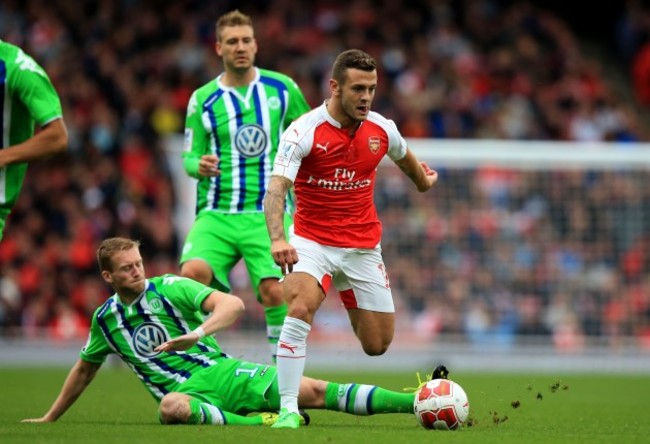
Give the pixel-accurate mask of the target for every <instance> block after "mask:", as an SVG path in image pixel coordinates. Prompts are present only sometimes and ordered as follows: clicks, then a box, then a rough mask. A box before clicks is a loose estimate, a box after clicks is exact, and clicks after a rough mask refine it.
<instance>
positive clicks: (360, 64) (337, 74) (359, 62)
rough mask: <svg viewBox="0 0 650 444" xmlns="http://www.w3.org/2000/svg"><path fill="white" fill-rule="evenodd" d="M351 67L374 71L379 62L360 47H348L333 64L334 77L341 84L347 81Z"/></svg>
mask: <svg viewBox="0 0 650 444" xmlns="http://www.w3.org/2000/svg"><path fill="white" fill-rule="evenodd" d="M351 68H352V69H359V70H361V71H367V72H372V71H374V70H376V69H377V62H376V61H375V59H373V58H372V57H370V54H368V53H366V52H364V51H361V50H360V49H348V50H347V51H343V52H342V53H341V54H339V55H338V57H336V60H335V61H334V66H332V78H333V79H334V80H336V81H337V82H338V83H340V84H343V83H345V73H346V71H347V70H348V69H351Z"/></svg>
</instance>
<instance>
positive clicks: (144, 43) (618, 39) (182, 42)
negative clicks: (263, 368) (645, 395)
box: [0, 0, 650, 371]
mask: <svg viewBox="0 0 650 444" xmlns="http://www.w3.org/2000/svg"><path fill="white" fill-rule="evenodd" d="M606 3H607V4H606V5H604V6H603V5H599V7H598V8H597V10H589V20H585V19H584V18H583V15H584V14H585V7H584V6H580V2H579V3H574V2H563V3H562V2H525V1H508V2H506V1H502V2H499V1H490V0H467V1H451V0H429V1H409V2H401V3H400V4H397V3H394V4H393V2H373V1H368V0H365V1H364V0H353V1H346V2H342V1H327V2H298V1H275V2H254V1H239V2H228V1H220V2H199V1H179V2H163V1H127V2H110V1H84V2H66V1H58V0H53V1H48V2H44V1H26V2H18V1H4V2H3V3H2V5H0V38H2V39H4V40H7V41H10V42H13V43H16V44H19V45H21V46H22V47H24V48H25V49H26V50H27V51H28V52H30V53H31V54H32V55H33V56H34V57H35V58H36V59H37V60H38V61H39V62H41V63H42V65H43V66H44V67H45V69H46V70H47V71H48V73H49V74H50V76H51V78H52V80H53V82H54V84H55V86H56V87H57V89H58V91H59V93H60V95H61V98H62V101H63V105H64V113H65V118H66V123H67V125H68V129H69V132H70V150H69V152H68V153H67V154H66V155H64V156H59V157H56V158H52V159H49V160H47V161H43V162H40V163H37V164H34V165H32V166H31V167H30V170H29V173H28V177H27V182H26V185H25V188H24V190H23V193H22V195H21V197H20V201H19V203H18V205H17V208H16V209H15V211H14V213H13V215H12V216H11V219H10V221H9V224H8V227H7V230H6V232H5V236H4V239H3V241H2V242H1V243H0V329H1V330H0V350H2V353H1V355H2V362H3V363H10V362H16V363H18V362H21V363H22V362H33V363H36V362H34V361H33V359H34V353H33V352H34V351H36V350H40V351H42V353H41V354H39V358H38V359H40V360H46V361H48V362H63V361H65V362H66V363H68V362H72V360H74V354H75V353H76V351H77V350H78V346H79V343H80V341H82V340H83V338H85V336H86V331H87V330H86V329H87V325H88V318H89V316H90V314H91V313H92V311H93V310H94V309H95V308H96V307H97V306H98V305H99V304H100V303H101V302H102V301H103V300H104V299H105V298H106V297H107V296H108V295H109V290H108V289H107V288H106V286H105V285H104V284H103V282H102V281H101V279H100V277H99V276H98V273H97V270H96V266H95V258H94V252H95V248H96V246H97V244H98V242H99V241H100V240H101V239H102V238H105V237H107V236H112V235H126V236H131V237H135V238H138V239H141V240H142V243H143V247H142V253H143V256H144V257H145V261H146V263H147V271H148V274H150V275H152V274H159V273H164V272H169V271H176V270H177V269H178V267H177V257H178V253H179V246H180V243H181V242H182V239H183V236H184V232H185V230H186V228H187V223H188V216H191V211H192V205H191V199H192V196H191V191H188V183H187V181H184V179H183V176H182V174H178V173H179V171H180V170H179V163H180V162H179V159H180V156H179V153H178V152H177V150H178V137H179V134H180V133H181V132H182V128H183V121H184V113H185V106H186V103H187V100H188V98H189V95H190V94H191V92H192V90H193V89H194V88H195V87H196V86H198V85H200V84H202V83H204V82H206V81H208V80H209V79H211V78H213V77H214V76H215V75H216V74H217V73H218V72H220V65H219V60H218V58H217V57H216V55H215V54H214V52H213V42H214V21H215V20H216V18H217V17H218V16H219V15H220V14H221V13H223V12H226V11H228V10H230V9H233V8H239V9H240V10H242V11H243V12H246V13H248V14H250V15H252V16H253V19H254V21H255V28H256V35H257V39H258V43H259V46H260V51H259V54H258V57H257V64H258V66H261V67H265V68H269V69H276V70H279V71H282V72H285V73H287V74H289V75H291V76H292V77H293V78H294V79H295V80H296V81H297V82H298V83H299V85H300V86H301V88H302V89H303V91H304V93H305V95H306V97H307V99H308V101H309V102H310V104H312V105H317V104H319V103H320V102H321V100H322V99H323V97H325V96H326V93H327V92H326V80H327V78H328V72H327V69H328V67H329V66H330V65H331V61H332V59H333V57H334V56H335V55H336V54H337V53H338V52H339V51H340V50H342V49H346V48H349V47H359V48H362V49H365V50H366V51H368V52H370V53H371V54H372V55H373V56H375V57H376V58H377V59H378V60H379V62H380V65H381V66H380V70H379V71H380V83H379V90H378V93H377V97H376V99H375V105H374V109H375V110H377V111H379V112H381V113H383V114H384V115H386V116H388V117H390V118H392V119H394V120H395V121H396V122H397V124H398V125H399V127H400V128H401V130H402V133H403V134H404V135H405V136H406V137H408V138H409V140H410V141H413V143H414V145H418V146H420V145H422V147H421V148H419V149H420V151H419V153H421V155H422V156H424V157H425V158H429V159H430V160H431V164H432V166H433V167H434V168H439V169H440V173H441V182H440V184H439V186H438V187H437V189H436V190H435V191H434V192H432V193H429V194H425V195H418V194H417V193H414V192H412V191H411V189H410V187H409V184H408V182H406V181H405V180H404V178H402V177H401V176H400V175H399V174H397V173H396V172H395V171H394V169H392V168H390V167H389V166H386V167H382V168H381V169H380V173H379V179H378V186H377V203H378V206H379V209H380V211H381V217H382V220H383V223H384V240H383V246H384V250H385V258H386V263H387V266H388V270H389V275H390V277H391V282H392V286H393V288H394V293H395V298H396V304H397V307H398V313H399V318H398V327H397V328H398V332H397V337H396V346H395V347H393V349H392V350H391V351H390V352H389V353H388V354H387V355H386V356H385V357H382V358H379V359H377V360H374V359H373V360H368V359H367V358H366V359H365V360H364V359H363V357H355V355H358V354H359V353H358V351H359V349H358V346H357V345H356V344H355V341H354V338H352V337H351V334H350V332H349V330H350V329H349V326H348V321H347V318H346V315H345V312H344V310H343V309H342V308H341V307H340V304H338V301H337V298H336V297H335V295H332V296H334V297H329V298H328V299H327V303H326V304H325V305H324V307H323V309H322V310H321V311H320V312H319V314H318V316H317V320H316V327H315V330H314V333H313V334H312V336H311V338H310V341H312V342H313V344H314V346H315V347H320V348H321V349H322V350H323V352H324V353H323V354H321V355H320V356H323V358H321V359H320V360H318V358H316V356H317V355H319V354H318V353H314V354H313V355H314V356H315V358H314V359H313V360H312V363H310V365H327V364H330V365H335V366H342V365H349V364H354V365H357V364H358V365H362V364H363V363H367V362H369V361H372V363H371V364H369V365H375V366H384V367H385V366H396V365H397V366H399V365H400V364H401V365H403V363H404V360H405V359H410V360H411V362H414V361H413V360H414V359H415V360H416V361H417V360H421V361H422V363H425V361H427V360H428V361H432V360H445V361H446V362H452V363H453V364H455V365H456V366H460V367H463V368H467V369H471V368H476V367H478V368H482V369H485V368H489V367H490V366H495V367H498V366H502V367H512V366H514V367H515V368H533V369H548V368H551V369H553V368H568V369H580V370H585V369H590V368H592V369H593V368H600V369H603V368H605V369H607V368H610V367H611V368H612V369H616V370H626V371H627V370H633V371H647V370H648V369H649V368H650V363H649V361H650V353H649V352H648V350H650V278H649V277H648V273H647V271H648V264H649V263H650V237H648V235H647V233H648V232H649V231H648V228H649V227H648V225H649V224H650V206H649V205H648V200H649V199H650V194H649V192H648V191H647V187H645V186H644V184H646V183H648V181H647V179H648V177H647V176H648V163H649V162H650V161H649V160H648V156H650V151H648V150H649V148H648V145H647V142H648V140H649V138H650V136H649V133H648V131H647V123H648V111H647V106H648V104H650V92H649V89H650V63H649V62H650V46H647V44H646V42H647V40H648V39H647V37H648V35H649V34H648V32H650V8H649V7H648V6H647V5H646V4H644V2H640V1H628V2H606ZM271 5H272V7H271ZM538 5H543V6H538ZM548 8H552V9H548ZM443 139H444V141H445V142H453V143H451V144H443V143H442V142H443ZM486 140H488V141H499V140H501V141H506V140H509V141H515V142H517V143H514V144H511V143H505V142H504V143H503V144H499V143H496V142H495V143H494V144H493V145H492V148H491V149H490V151H489V152H491V153H492V154H493V155H494V156H495V157H494V158H486V157H480V158H477V156H476V154H477V153H476V152H472V151H471V147H472V146H474V144H475V143H477V142H476V141H486ZM539 140H541V141H547V142H554V141H557V142H579V143H581V144H585V143H587V144H589V147H591V148H590V149H591V150H592V151H589V150H587V151H585V150H581V148H579V147H576V146H570V145H558V146H560V147H561V150H568V151H572V152H574V154H575V156H574V157H577V158H580V156H581V155H582V156H584V158H585V161H584V162H582V163H580V165H578V166H573V167H571V168H567V165H563V164H562V157H561V155H559V154H557V152H556V153H555V154H553V155H555V156H559V157H556V158H555V162H550V163H549V162H544V159H545V156H544V155H539V154H533V158H536V159H537V160H535V161H534V162H533V163H532V164H531V163H530V160H529V161H522V162H520V163H517V162H510V161H507V159H512V158H517V156H518V155H520V154H521V152H522V151H529V152H530V151H531V150H541V151H539V152H546V151H543V150H542V147H539V146H538V145H536V144H535V143H532V142H530V141H539ZM601 142H603V143H607V144H608V145H607V146H606V147H605V148H602V147H600V148H596V145H595V144H596V143H601ZM427 147H430V151H429V152H428V151H427V149H428V148H427ZM468 147H470V151H469V152H468V153H469V154H468V157H469V159H470V160H467V158H465V160H463V161H460V160H458V159H456V160H454V158H453V155H454V153H457V154H458V156H462V154H463V153H465V151H464V150H466V149H468ZM617 150H618V152H620V153H621V154H620V156H617V154H616V152H617ZM596 152H598V153H601V152H608V153H613V157H612V158H614V159H616V158H619V157H620V158H622V159H633V160H631V161H629V162H628V163H626V164H625V166H620V165H618V164H617V163H614V164H612V165H609V166H603V165H604V164H605V165H606V164H607V162H602V163H600V164H598V166H597V167H595V166H594V165H593V164H592V163H590V162H589V161H588V160H590V159H593V158H594V157H597V156H596V154H594V153H596ZM450 153H451V154H450ZM549 155H550V154H549ZM441 156H443V157H444V158H445V159H447V160H446V161H445V162H442V159H443V157H441ZM472 156H474V157H472ZM497 158H498V159H501V160H500V161H497V160H496V159H497ZM504 158H505V159H506V160H505V161H504V160H503V159H504ZM450 159H451V160H450ZM436 161H439V162H440V163H436ZM630 164H633V165H634V166H633V167H632V168H631V167H630V166H629V165H630ZM181 173H182V172H181ZM190 220H191V219H190ZM232 278H233V284H234V292H235V293H237V294H239V295H241V296H242V297H244V298H245V300H246V302H247V307H248V310H247V314H246V316H244V318H243V319H242V321H241V322H240V323H239V324H238V325H237V327H236V328H235V329H234V330H233V331H232V332H229V334H228V335H225V338H224V342H225V343H226V345H228V344H229V343H231V344H232V348H228V349H229V350H230V352H232V353H234V354H241V355H242V356H247V357H252V358H255V359H257V360H266V359H268V356H267V354H268V353H267V352H266V350H265V346H264V341H263V339H262V335H263V329H262V326H263V315H262V311H261V309H260V307H259V306H258V305H257V304H256V303H255V302H254V300H253V297H252V292H251V290H250V288H249V286H248V283H247V277H246V274H245V270H244V269H243V268H241V267H240V268H238V269H236V270H235V273H234V274H233V276H232ZM26 345H27V347H26ZM47 350H50V353H49V354H48V353H46V351H47ZM239 350H242V351H241V353H240V352H239ZM332 357H334V358H335V359H332ZM336 358H338V359H336ZM613 358H615V359H613ZM311 359H312V358H310V360H311ZM414 364H417V363H416V362H414ZM612 366H613V367H612ZM614 367H615V368H614Z"/></svg>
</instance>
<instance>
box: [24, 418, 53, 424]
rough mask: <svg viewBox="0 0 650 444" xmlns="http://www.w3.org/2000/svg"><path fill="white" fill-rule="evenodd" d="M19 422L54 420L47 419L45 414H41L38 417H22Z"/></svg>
mask: <svg viewBox="0 0 650 444" xmlns="http://www.w3.org/2000/svg"><path fill="white" fill-rule="evenodd" d="M20 422H32V423H36V422H54V420H53V419H48V418H47V417H46V416H41V417H40V418H27V419H23V420H21V421H20Z"/></svg>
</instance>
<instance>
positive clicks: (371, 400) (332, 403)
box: [325, 382, 415, 415]
mask: <svg viewBox="0 0 650 444" xmlns="http://www.w3.org/2000/svg"><path fill="white" fill-rule="evenodd" d="M414 399H415V394H414V393H400V392H394V391H391V390H386V389H383V388H381V387H376V386H373V385H363V384H336V383H334V382H330V383H329V384H327V388H326V389H325V408H326V409H327V410H336V411H339V412H345V413H350V414H353V415H373V414H375V413H413V400H414Z"/></svg>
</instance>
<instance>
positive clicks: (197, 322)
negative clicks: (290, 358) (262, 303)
mask: <svg viewBox="0 0 650 444" xmlns="http://www.w3.org/2000/svg"><path fill="white" fill-rule="evenodd" d="M97 259H98V262H99V268H100V270H101V274H102V277H103V278H104V280H105V281H106V282H107V283H109V284H110V285H111V286H112V287H113V289H114V290H115V294H114V295H113V296H112V297H110V298H109V299H108V300H107V301H106V302H105V303H104V304H103V305H102V306H101V307H99V308H98V309H97V310H96V311H95V313H94V315H93V319H92V325H91V330H90V334H89V336H88V341H87V343H86V345H85V346H84V347H83V348H82V350H81V352H80V359H79V360H78V361H77V363H76V364H75V365H74V366H73V367H72V369H71V370H70V373H69V374H68V376H67V378H66V380H65V382H64V384H63V387H62V388H61V391H60V393H59V395H58V397H57V398H56V400H55V401H54V403H53V404H52V406H51V407H50V409H49V410H48V412H47V413H46V414H45V415H43V416H42V417H40V418H31V419H25V420H23V422H52V421H56V420H57V419H58V418H60V417H61V415H63V414H64V413H65V412H66V411H67V410H68V408H70V406H71V405H72V404H74V402H75V401H76V400H77V398H79V396H80V395H81V393H82V392H83V391H84V390H85V388H86V387H87V386H88V384H89V383H90V382H91V381H92V380H93V378H94V377H95V374H96V373H97V370H98V369H99V367H100V366H101V365H102V363H103V362H104V360H105V359H106V356H107V355H109V354H111V353H115V354H117V355H118V356H119V357H120V358H121V359H122V360H123V361H124V362H125V363H126V364H127V365H128V366H129V368H131V370H133V372H134V373H135V374H136V375H137V376H138V378H140V380H141V381H142V383H143V384H144V385H145V387H146V388H147V390H149V392H150V393H151V394H152V395H153V397H154V398H155V399H156V400H157V401H158V402H159V418H160V422H161V423H163V424H178V423H181V424H237V425H271V424H273V423H274V422H275V421H276V419H277V413H275V412H277V411H278V410H279V409H280V395H279V392H278V382H277V378H276V369H275V367H273V366H269V365H264V364H256V363H251V362H245V361H241V360H239V359H234V358H231V357H230V356H228V355H226V354H225V353H224V352H222V350H221V348H220V347H219V344H218V343H217V341H216V340H215V338H214V337H213V336H212V335H213V334H214V333H215V332H217V331H219V330H222V329H224V328H226V327H228V326H229V325H231V324H232V323H233V322H234V321H235V320H236V319H237V318H238V317H239V316H240V314H241V313H242V312H243V310H244V304H243V302H242V301H241V299H239V298H238V297H237V296H234V295H231V294H227V293H222V292H220V291H217V290H213V289H212V288H209V287H206V286H205V285H203V284H201V283H199V282H196V281H193V280H191V279H187V278H182V277H179V276H175V275H171V274H168V275H164V276H160V277H152V278H149V279H147V278H146V277H145V274H144V265H143V263H142V257H141V256H140V249H139V243H138V242H137V241H134V240H130V239H125V238H111V239H106V240H104V241H103V242H102V243H101V245H100V246H99V249H98V250H97ZM199 310H200V311H202V312H204V313H211V315H210V316H209V317H207V318H205V320H204V318H203V317H202V316H201V315H200V313H199ZM170 338H174V339H170ZM436 376H437V377H439V376H440V375H436ZM442 376H446V375H444V374H443V375H442ZM414 396H415V394H414V393H399V392H394V391H390V390H385V389H382V388H380V387H375V386H371V385H364V384H337V383H333V382H327V381H320V380H316V379H312V378H307V377H303V378H302V382H301V385H300V394H299V399H298V401H299V405H300V407H301V408H304V409H328V410H336V411H340V412H346V413H350V414H354V415H371V414H374V413H412V412H413V400H414ZM254 412H259V413H260V414H258V415H255V416H246V415H248V414H249V413H254Z"/></svg>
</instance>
